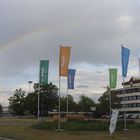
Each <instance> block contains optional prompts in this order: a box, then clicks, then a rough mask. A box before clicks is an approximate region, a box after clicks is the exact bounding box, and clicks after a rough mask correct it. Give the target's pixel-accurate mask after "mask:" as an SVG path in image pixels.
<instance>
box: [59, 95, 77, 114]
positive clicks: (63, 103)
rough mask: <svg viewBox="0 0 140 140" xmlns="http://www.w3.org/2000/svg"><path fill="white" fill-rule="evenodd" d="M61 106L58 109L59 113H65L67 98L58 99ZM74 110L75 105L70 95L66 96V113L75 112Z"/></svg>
mask: <svg viewBox="0 0 140 140" xmlns="http://www.w3.org/2000/svg"><path fill="white" fill-rule="evenodd" d="M60 101H61V104H60V108H61V111H64V112H66V111H67V110H66V107H67V97H62V98H60ZM75 108H76V103H75V102H74V100H73V97H72V96H71V95H68V111H70V112H73V111H75Z"/></svg>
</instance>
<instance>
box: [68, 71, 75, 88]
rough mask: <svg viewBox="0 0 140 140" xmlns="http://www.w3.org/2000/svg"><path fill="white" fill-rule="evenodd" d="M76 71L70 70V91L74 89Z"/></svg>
mask: <svg viewBox="0 0 140 140" xmlns="http://www.w3.org/2000/svg"><path fill="white" fill-rule="evenodd" d="M75 72H76V70H75V69H69V70H68V89H74V78H75Z"/></svg>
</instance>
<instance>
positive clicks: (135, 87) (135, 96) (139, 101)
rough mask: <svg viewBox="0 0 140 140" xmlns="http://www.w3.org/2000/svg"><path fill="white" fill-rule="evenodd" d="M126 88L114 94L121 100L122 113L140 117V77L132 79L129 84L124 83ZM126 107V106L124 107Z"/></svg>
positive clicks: (116, 90)
mask: <svg viewBox="0 0 140 140" xmlns="http://www.w3.org/2000/svg"><path fill="white" fill-rule="evenodd" d="M122 85H124V88H121V89H115V90H114V92H115V93H116V94H117V96H118V97H119V98H120V100H121V109H120V110H119V111H120V113H123V112H124V107H125V112H126V114H139V115H140V77H131V79H130V80H129V81H128V82H124V83H122ZM124 105H125V106H124Z"/></svg>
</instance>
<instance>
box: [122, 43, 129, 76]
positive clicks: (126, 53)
mask: <svg viewBox="0 0 140 140" xmlns="http://www.w3.org/2000/svg"><path fill="white" fill-rule="evenodd" d="M121 47H122V76H123V77H126V76H127V68H128V63H129V55H130V50H129V49H127V48H125V47H123V45H121Z"/></svg>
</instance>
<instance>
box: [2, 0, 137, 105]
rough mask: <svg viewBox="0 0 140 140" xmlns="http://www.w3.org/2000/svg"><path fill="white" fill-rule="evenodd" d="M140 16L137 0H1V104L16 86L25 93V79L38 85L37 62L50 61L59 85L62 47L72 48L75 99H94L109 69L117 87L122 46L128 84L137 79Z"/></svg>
mask: <svg viewBox="0 0 140 140" xmlns="http://www.w3.org/2000/svg"><path fill="white" fill-rule="evenodd" d="M139 15H140V1H139V0H23V1H19V0H0V103H1V104H3V105H7V104H8V101H7V98H8V97H10V96H12V95H13V92H14V90H15V89H16V88H23V89H24V90H26V91H27V92H28V88H29V85H28V81H29V80H32V81H33V82H34V83H35V82H38V73H39V60H40V59H49V60H50V69H49V81H50V82H53V83H55V84H56V85H58V61H59V60H58V58H59V45H60V44H61V45H66V46H71V47H72V50H71V60H70V68H75V69H76V70H77V71H76V80H75V87H76V88H75V90H74V91H70V92H69V93H70V94H71V95H73V96H74V97H75V99H78V97H79V96H80V95H81V94H85V95H87V96H89V97H91V98H93V99H94V100H95V101H97V99H98V98H99V96H101V94H102V93H103V92H104V91H105V89H104V88H103V87H105V86H106V85H107V84H108V68H109V67H117V68H118V70H119V71H118V85H117V87H118V88H119V87H121V82H122V78H121V44H123V45H124V46H125V47H127V48H129V49H130V50H131V54H130V62H129V69H128V76H127V78H126V80H129V78H130V77H131V76H139V68H138V56H139V55H140V39H139V35H140V18H139ZM62 93H63V95H65V93H66V79H65V78H62Z"/></svg>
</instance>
